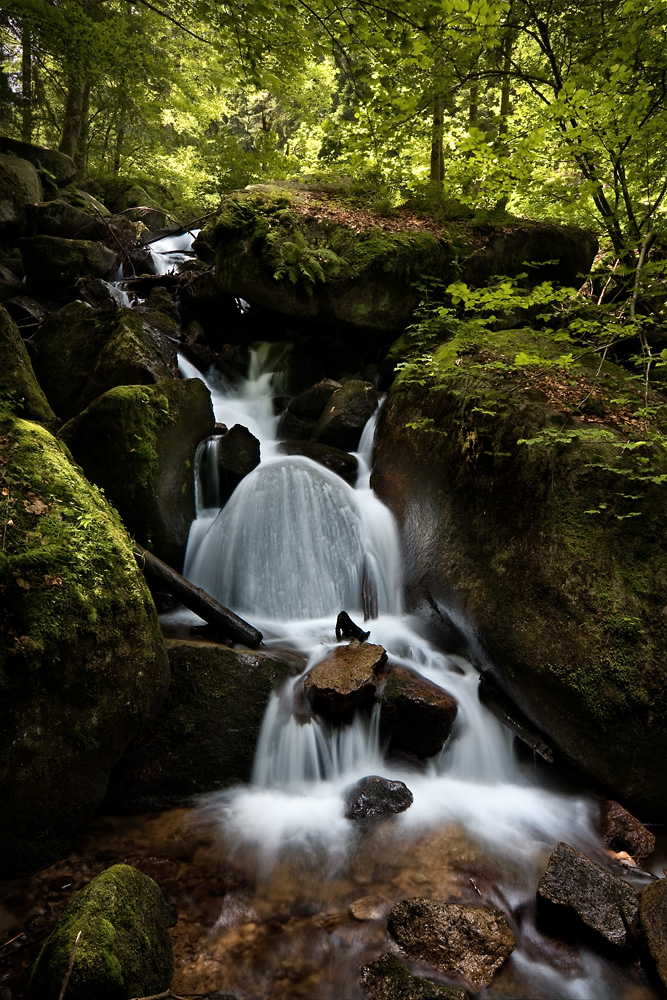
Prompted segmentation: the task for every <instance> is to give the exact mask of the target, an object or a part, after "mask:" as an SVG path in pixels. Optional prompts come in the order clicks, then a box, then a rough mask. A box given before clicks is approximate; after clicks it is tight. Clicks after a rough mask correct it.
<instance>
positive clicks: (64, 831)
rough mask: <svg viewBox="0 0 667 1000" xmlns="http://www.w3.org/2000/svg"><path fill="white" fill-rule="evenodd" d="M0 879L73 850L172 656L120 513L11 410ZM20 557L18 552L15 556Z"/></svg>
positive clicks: (147, 713)
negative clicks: (3, 819) (5, 819)
mask: <svg viewBox="0 0 667 1000" xmlns="http://www.w3.org/2000/svg"><path fill="white" fill-rule="evenodd" d="M0 442H2V444H1V445H0V450H1V451H2V452H3V471H4V482H5V484H6V486H7V489H8V497H7V498H5V511H6V512H7V514H8V515H10V518H9V519H10V520H11V521H12V524H11V525H10V526H9V527H8V528H7V533H8V536H9V537H8V539H7V548H6V550H5V551H3V552H2V553H1V554H0V564H1V565H2V566H3V567H4V568H3V570H2V573H3V581H4V583H5V586H4V590H3V595H2V628H1V629H0V801H2V806H3V810H6V811H7V815H9V816H11V823H3V824H2V825H0V870H1V872H2V877H11V876H13V875H15V874H16V873H18V872H21V871H29V870H34V869H35V868H38V867H41V866H42V865H44V864H47V863H50V862H51V861H53V860H54V859H55V858H57V857H59V856H62V854H64V853H67V851H68V850H69V849H71V846H72V843H73V840H74V838H76V837H77V836H79V835H80V832H81V829H82V827H83V825H84V824H85V823H86V822H87V821H88V820H89V819H90V818H91V816H92V815H93V813H94V812H95V810H96V809H97V808H98V806H99V804H100V802H101V801H102V798H103V796H104V792H105V789H106V785H107V780H108V775H109V771H110V770H111V768H112V767H113V765H114V764H116V763H117V761H118V760H119V759H120V757H121V755H122V753H123V751H124V749H125V747H126V746H127V744H128V743H129V742H130V740H131V739H133V737H134V736H136V735H137V733H138V732H139V731H140V730H141V729H142V728H143V727H144V726H145V725H146V724H147V723H148V722H149V721H150V720H152V718H153V717H154V716H155V714H156V713H157V711H158V710H159V708H160V706H161V705H162V702H163V700H164V698H165V695H166V693H167V688H168V685H169V664H168V661H167V654H166V649H165V645H164V639H163V637H162V633H161V630H160V626H159V624H158V621H157V616H156V614H155V608H154V606H153V602H152V600H151V597H150V593H149V591H148V588H147V587H146V584H145V582H144V579H143V576H142V574H141V572H140V570H139V569H138V567H137V565H136V562H135V559H134V556H133V553H132V546H131V544H130V540H129V538H128V537H127V535H126V533H125V531H124V530H123V529H122V528H121V526H120V523H119V520H118V515H117V514H116V512H115V511H114V510H113V509H112V508H111V507H110V505H109V504H108V503H107V502H106V501H105V500H103V499H102V497H101V496H100V493H99V491H98V490H97V489H95V488H94V487H93V486H91V485H90V484H89V483H88V482H87V480H86V479H84V477H83V476H82V475H81V474H80V472H79V470H78V468H77V467H76V466H75V465H74V464H73V463H72V462H71V461H70V460H69V458H68V456H67V454H66V453H65V450H64V448H63V446H62V445H61V443H60V442H58V441H56V439H55V438H53V437H52V436H51V434H49V432H48V431H46V430H45V429H44V428H43V427H42V426H40V425H39V424H36V423H29V422H27V421H23V420H12V419H10V418H4V419H2V422H1V425H0ZM10 553H11V561H9V558H8V556H9V554H10Z"/></svg>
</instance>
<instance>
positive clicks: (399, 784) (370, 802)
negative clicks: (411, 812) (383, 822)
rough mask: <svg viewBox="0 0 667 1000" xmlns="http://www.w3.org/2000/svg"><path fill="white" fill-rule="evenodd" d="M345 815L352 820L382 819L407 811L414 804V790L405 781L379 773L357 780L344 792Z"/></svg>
mask: <svg viewBox="0 0 667 1000" xmlns="http://www.w3.org/2000/svg"><path fill="white" fill-rule="evenodd" d="M343 798H344V800H345V817H346V819H352V820H369V819H381V818H382V817H383V816H394V815H396V814H397V813H402V812H405V810H406V809H409V808H410V806H411V805H412V803H413V801H414V798H413V795H412V792H411V791H410V789H409V788H408V786H407V785H406V784H405V782H403V781H391V780H390V779H389V778H382V777H380V775H378V774H371V775H368V777H366V778H362V779H361V780H360V781H356V782H355V783H354V784H353V785H350V786H349V787H348V788H346V789H345V791H344V792H343Z"/></svg>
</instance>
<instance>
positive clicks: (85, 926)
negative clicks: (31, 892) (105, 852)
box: [29, 865, 174, 1000]
mask: <svg viewBox="0 0 667 1000" xmlns="http://www.w3.org/2000/svg"><path fill="white" fill-rule="evenodd" d="M172 923H173V920H172V914H171V911H170V908H169V907H168V906H167V904H166V902H165V900H164V897H163V896H162V893H161V891H160V887H159V886H158V885H157V883H156V882H154V881H153V879H152V878H149V877H148V875H144V874H143V873H142V872H140V871H138V869H136V868H132V867H131V866H130V865H114V866H113V867H112V868H107V870H106V871H103V872H102V873H101V874H100V875H98V876H97V877H96V878H94V879H93V880H92V882H90V883H89V884H88V885H87V886H86V887H85V889H81V890H80V891H79V892H78V893H77V894H76V896H75V897H74V899H73V900H72V902H71V903H70V905H69V906H68V907H67V909H66V910H65V912H64V913H63V915H62V916H61V918H60V920H59V921H58V923H57V924H56V926H55V929H54V930H53V932H52V933H51V934H50V935H49V937H48V939H47V941H46V944H45V945H44V947H43V948H42V950H41V952H40V953H39V957H38V958H37V961H36V962H35V965H34V967H33V970H32V974H31V977H30V986H29V996H30V997H31V1000H60V998H61V997H62V996H63V995H64V993H65V992H66V994H67V997H68V1000H91V998H92V997H96V998H97V1000H129V998H131V997H139V996H142V997H147V996H154V995H155V994H157V993H163V992H164V991H165V990H166V989H167V988H168V986H169V983H170V982H171V979H172V976H173V974H174V953H173V949H172V946H171V941H170V940H169V933H168V930H167V928H168V927H170V926H171V924H172ZM65 982H66V984H67V985H66V990H65V991H63V983H65Z"/></svg>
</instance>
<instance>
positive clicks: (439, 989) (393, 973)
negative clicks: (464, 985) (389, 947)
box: [361, 954, 468, 1000]
mask: <svg viewBox="0 0 667 1000" xmlns="http://www.w3.org/2000/svg"><path fill="white" fill-rule="evenodd" d="M361 988H362V989H363V990H364V992H365V993H367V994H368V995H369V997H370V998H371V1000H467V997H468V994H467V993H466V992H465V990H460V989H457V988H456V987H454V986H445V985H444V984H443V983H434V982H432V981H431V980H430V979H425V978H424V977H423V976H415V975H413V974H412V973H411V972H410V970H409V969H408V967H407V965H406V964H405V962H402V961H401V960H400V958H399V957H398V955H389V954H385V955H381V956H380V957H379V958H376V959H375V961H374V962H370V963H369V964H368V965H365V966H364V967H363V969H362V970H361Z"/></svg>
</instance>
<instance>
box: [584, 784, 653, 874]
mask: <svg viewBox="0 0 667 1000" xmlns="http://www.w3.org/2000/svg"><path fill="white" fill-rule="evenodd" d="M597 825H598V830H599V831H600V835H601V837H602V839H603V840H604V842H605V844H607V846H608V847H609V848H610V849H611V850H612V851H627V853H628V854H629V855H630V856H631V857H632V858H634V859H635V861H636V862H637V864H638V865H640V864H641V863H642V861H645V860H646V858H647V857H648V856H649V854H652V853H653V851H654V849H655V837H654V835H653V834H652V833H651V832H650V830H647V829H646V827H645V826H644V824H643V823H640V822H639V820H638V819H637V818H636V817H635V816H633V815H632V813H629V812H628V810H627V809H624V808H623V806H622V805H621V804H620V803H619V802H614V800H613V799H605V800H604V802H601V803H600V815H599V819H598V824H597Z"/></svg>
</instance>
